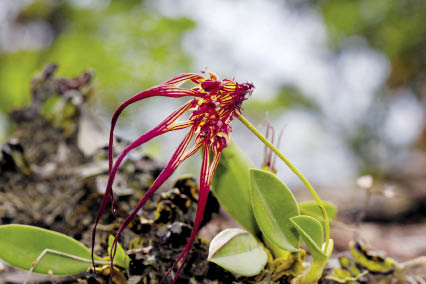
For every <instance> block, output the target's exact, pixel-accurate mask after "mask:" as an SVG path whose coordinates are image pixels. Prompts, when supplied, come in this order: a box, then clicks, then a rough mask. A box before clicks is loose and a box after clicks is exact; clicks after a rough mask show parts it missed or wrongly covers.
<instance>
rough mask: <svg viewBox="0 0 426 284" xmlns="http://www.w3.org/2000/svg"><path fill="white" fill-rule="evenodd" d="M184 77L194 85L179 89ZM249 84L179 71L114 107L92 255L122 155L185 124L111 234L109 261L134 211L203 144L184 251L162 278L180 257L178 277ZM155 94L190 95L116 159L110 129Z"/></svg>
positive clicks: (251, 88)
mask: <svg viewBox="0 0 426 284" xmlns="http://www.w3.org/2000/svg"><path fill="white" fill-rule="evenodd" d="M185 82H192V83H194V84H195V87H193V88H191V89H185V88H181V87H180V86H181V85H182V84H183V83H185ZM253 89H254V86H253V85H252V84H250V83H243V84H239V83H236V82H233V81H231V80H228V79H224V80H222V81H220V80H218V78H217V76H216V75H215V74H213V73H209V78H205V77H203V76H201V75H197V74H181V75H179V76H177V77H175V78H172V79H171V80H169V81H167V82H165V83H163V84H161V85H159V86H156V87H153V88H151V89H148V90H145V91H143V92H141V93H139V94H137V95H135V96H133V97H132V98H130V99H128V100H127V101H125V102H124V103H123V104H122V105H120V106H119V107H118V109H117V110H116V112H115V113H114V115H113V117H112V121H111V130H110V137H109V179H108V183H107V187H106V191H105V195H104V198H103V201H102V204H101V206H100V208H99V211H98V214H97V216H96V220H95V225H94V229H93V233H92V255H93V250H94V243H95V233H96V226H97V224H98V223H99V220H100V217H101V216H102V214H103V212H104V210H105V208H106V206H107V204H108V202H109V200H110V199H111V202H112V206H113V207H114V204H113V191H112V184H113V182H114V178H115V175H116V174H117V170H118V168H119V166H120V164H121V163H122V161H123V159H124V158H125V157H126V155H127V154H128V153H129V152H130V151H131V150H132V149H134V148H136V147H138V146H140V145H142V144H143V143H145V142H148V141H149V140H151V139H153V138H155V137H157V136H159V135H161V134H164V133H167V132H169V131H174V130H179V129H184V128H189V131H188V133H187V134H186V136H185V138H184V139H183V141H182V142H181V143H180V144H179V146H178V148H177V149H176V151H175V152H174V154H173V156H172V158H171V159H170V161H169V162H168V164H167V165H166V167H165V168H164V169H163V170H162V172H161V173H160V175H159V176H158V177H157V179H156V180H155V181H154V183H153V184H152V185H151V187H150V188H149V189H148V191H147V192H146V193H145V195H144V197H143V198H142V199H141V200H140V201H139V203H138V204H137V206H136V207H135V209H134V210H133V211H132V212H131V213H130V214H129V216H128V217H127V218H126V219H125V220H124V221H123V223H122V224H121V226H120V228H119V230H118V233H117V235H116V236H115V239H114V242H113V245H112V249H111V255H110V257H111V266H112V265H113V259H114V256H115V251H116V248H117V241H118V238H119V236H120V234H121V233H122V232H123V230H124V229H125V228H126V227H127V225H128V224H129V223H130V222H131V220H132V219H133V218H134V217H135V216H136V214H137V212H138V211H139V210H140V209H141V207H142V206H143V205H144V204H145V203H146V201H147V200H148V198H150V197H151V196H152V195H153V194H154V193H155V191H156V190H157V189H158V188H159V187H160V186H161V185H162V184H163V183H164V181H165V180H167V179H168V178H169V177H170V175H171V174H172V173H173V172H174V171H175V170H176V168H177V167H178V166H179V165H180V164H181V163H182V162H183V161H184V160H186V159H187V158H189V157H191V156H192V155H194V154H195V153H196V152H197V151H198V150H199V149H201V148H202V149H203V150H202V156H203V158H202V166H201V174H200V192H199V199H198V207H197V211H196V216H195V221H194V227H193V230H192V233H191V236H190V238H189V240H188V242H187V244H186V246H185V248H184V249H183V251H182V253H181V254H180V255H179V257H178V259H177V260H176V261H175V263H174V264H173V266H172V268H171V269H170V270H169V271H168V273H167V274H166V275H165V276H164V278H163V279H165V278H166V277H168V275H169V274H170V273H171V271H172V270H173V268H174V267H176V266H177V265H178V263H179V261H180V260H181V259H183V262H182V263H181V264H180V266H179V267H178V270H177V273H176V276H175V277H174V282H175V281H176V279H177V278H178V276H179V273H180V272H181V270H182V267H183V264H184V262H185V260H186V258H187V257H188V255H189V250H190V248H191V246H192V243H193V242H194V239H195V236H196V234H197V231H198V229H199V227H200V223H201V221H202V217H203V214H204V209H205V206H206V202H207V196H208V193H209V190H210V184H211V181H212V178H213V174H214V172H215V170H216V167H217V164H218V162H219V158H220V154H221V151H222V149H223V148H225V147H226V146H227V143H228V141H229V139H230V135H231V131H232V128H231V126H230V123H231V121H232V120H233V118H234V117H238V116H239V115H240V114H241V104H242V102H243V101H244V100H246V99H247V97H248V96H249V95H250V94H251V93H252V91H253ZM154 96H159V97H172V98H180V97H193V98H192V99H191V100H190V101H188V102H187V103H186V104H184V105H183V106H181V107H180V108H178V109H177V110H176V111H174V112H173V113H172V114H171V115H169V116H168V117H167V118H166V119H165V120H163V121H162V122H161V123H160V124H158V125H157V126H156V127H154V128H153V129H151V130H149V131H148V132H146V133H144V134H143V135H141V136H140V137H139V138H137V139H136V140H135V141H133V142H132V143H131V144H130V145H129V146H128V147H127V148H125V149H124V150H123V152H122V153H121V154H120V155H119V157H118V158H117V160H116V161H115V163H114V161H113V141H114V128H115V125H116V123H117V120H118V118H119V116H120V114H121V113H122V112H123V110H124V109H125V108H126V107H127V106H129V105H131V104H133V103H135V102H137V101H140V100H143V99H145V98H149V97H154ZM188 111H192V114H191V115H190V116H189V118H188V120H185V121H178V119H179V118H180V117H181V116H182V115H183V114H184V113H186V112H188ZM191 141H193V146H192V147H189V145H190V144H191ZM113 212H114V208H113ZM111 271H113V269H111ZM174 282H173V283H174Z"/></svg>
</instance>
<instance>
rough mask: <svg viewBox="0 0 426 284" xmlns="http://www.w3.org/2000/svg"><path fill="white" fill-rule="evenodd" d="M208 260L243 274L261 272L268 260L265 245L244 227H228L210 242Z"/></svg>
mask: <svg viewBox="0 0 426 284" xmlns="http://www.w3.org/2000/svg"><path fill="white" fill-rule="evenodd" d="M208 260H209V261H211V262H214V263H216V264H217V265H219V266H221V267H222V268H224V269H226V270H228V271H231V272H232V273H236V274H239V275H242V276H253V275H256V274H259V273H260V271H261V270H262V268H263V267H264V266H265V264H266V262H267V255H266V252H265V251H264V249H263V247H262V246H260V245H259V244H258V243H257V241H256V239H255V238H254V237H253V236H252V235H250V234H249V233H248V232H246V231H244V230H242V229H226V230H224V231H222V232H220V233H219V234H217V235H216V236H215V237H214V238H213V240H212V241H211V242H210V248H209V257H208Z"/></svg>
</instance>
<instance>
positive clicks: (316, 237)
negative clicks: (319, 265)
mask: <svg viewBox="0 0 426 284" xmlns="http://www.w3.org/2000/svg"><path fill="white" fill-rule="evenodd" d="M290 221H291V223H293V225H294V227H295V228H296V230H297V231H298V232H299V233H300V235H301V236H302V239H303V241H304V242H305V243H306V246H307V247H308V249H309V251H310V252H311V255H312V257H313V258H314V260H315V261H322V260H324V259H326V258H327V255H326V254H325V253H324V252H323V251H322V250H321V248H322V244H323V238H324V236H323V230H322V226H321V223H320V222H319V221H318V220H316V219H315V218H313V217H311V216H296V217H293V218H290Z"/></svg>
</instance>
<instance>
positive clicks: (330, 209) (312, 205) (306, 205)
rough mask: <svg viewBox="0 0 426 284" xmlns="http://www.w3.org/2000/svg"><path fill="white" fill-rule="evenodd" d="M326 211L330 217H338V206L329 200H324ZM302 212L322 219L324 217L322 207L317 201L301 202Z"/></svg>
mask: <svg viewBox="0 0 426 284" xmlns="http://www.w3.org/2000/svg"><path fill="white" fill-rule="evenodd" d="M323 204H324V207H325V211H327V215H328V218H329V219H334V218H336V214H337V208H336V206H335V205H334V204H333V203H331V202H328V201H323ZM299 209H300V214H303V215H308V216H312V217H314V218H316V219H319V221H321V220H322V219H323V216H322V212H321V209H320V208H319V207H318V204H317V203H316V202H315V201H306V202H300V203H299Z"/></svg>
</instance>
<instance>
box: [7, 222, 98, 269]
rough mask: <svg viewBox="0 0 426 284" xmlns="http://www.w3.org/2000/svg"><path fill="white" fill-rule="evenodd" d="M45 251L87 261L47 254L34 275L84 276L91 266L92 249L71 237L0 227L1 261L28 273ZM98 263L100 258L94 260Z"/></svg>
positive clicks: (51, 232)
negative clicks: (82, 274)
mask: <svg viewBox="0 0 426 284" xmlns="http://www.w3.org/2000/svg"><path fill="white" fill-rule="evenodd" d="M46 249H50V250H54V251H58V252H61V253H64V254H67V255H72V256H77V257H80V258H83V259H86V260H87V262H83V261H81V260H77V259H73V258H71V257H68V256H63V255H57V254H54V253H46V254H45V255H44V256H43V257H42V258H41V260H40V261H39V262H38V264H37V265H36V266H35V269H34V272H37V273H41V274H49V273H50V272H52V273H53V274H54V275H72V274H77V273H81V272H84V271H86V270H87V269H88V268H89V267H90V266H91V265H92V263H91V261H90V260H91V253H90V251H89V249H87V248H86V247H85V246H84V245H83V244H82V243H80V242H78V241H76V240H75V239H73V238H71V237H68V236H66V235H63V234H60V233H57V232H54V231H50V230H46V229H42V228H38V227H34V226H27V225H3V226H0V258H1V259H3V260H4V261H5V262H7V263H8V264H10V265H12V266H15V267H18V268H21V269H24V270H29V269H30V268H31V266H32V264H33V262H34V261H35V260H36V259H37V258H38V257H39V256H40V255H41V253H42V252H43V251H44V250H46ZM95 259H99V257H97V256H95Z"/></svg>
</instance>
